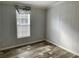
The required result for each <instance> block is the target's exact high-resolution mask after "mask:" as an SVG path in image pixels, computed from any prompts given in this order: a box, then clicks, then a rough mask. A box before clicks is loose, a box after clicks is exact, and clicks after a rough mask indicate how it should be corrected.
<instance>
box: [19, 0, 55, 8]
mask: <svg viewBox="0 0 79 59" xmlns="http://www.w3.org/2000/svg"><path fill="white" fill-rule="evenodd" d="M18 3H23V4H29V5H31V6H35V7H41V8H47V7H48V6H50V5H51V4H54V3H56V1H18Z"/></svg>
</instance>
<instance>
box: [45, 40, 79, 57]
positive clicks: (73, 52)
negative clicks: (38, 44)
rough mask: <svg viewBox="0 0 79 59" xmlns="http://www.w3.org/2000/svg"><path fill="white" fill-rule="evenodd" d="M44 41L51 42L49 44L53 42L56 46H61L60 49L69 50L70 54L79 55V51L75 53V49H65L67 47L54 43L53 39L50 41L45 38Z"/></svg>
mask: <svg viewBox="0 0 79 59" xmlns="http://www.w3.org/2000/svg"><path fill="white" fill-rule="evenodd" d="M46 41H47V42H49V43H51V44H54V45H56V46H58V47H60V48H62V49H64V50H66V51H68V52H70V53H72V54H75V55H77V56H79V53H76V52H75V51H72V50H69V49H67V48H65V47H62V46H60V45H58V44H56V43H54V42H53V41H50V40H47V39H46Z"/></svg>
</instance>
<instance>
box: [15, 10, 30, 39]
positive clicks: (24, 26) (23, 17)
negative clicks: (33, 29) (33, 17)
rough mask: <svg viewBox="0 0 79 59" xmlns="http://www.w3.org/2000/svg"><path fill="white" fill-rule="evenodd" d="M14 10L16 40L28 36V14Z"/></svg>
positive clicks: (24, 11) (27, 12)
mask: <svg viewBox="0 0 79 59" xmlns="http://www.w3.org/2000/svg"><path fill="white" fill-rule="evenodd" d="M18 10H19V12H18V11H17V10H16V19H17V38H24V37H29V36H30V13H29V11H26V10H23V9H18Z"/></svg>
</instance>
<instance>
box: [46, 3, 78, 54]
mask: <svg viewBox="0 0 79 59" xmlns="http://www.w3.org/2000/svg"><path fill="white" fill-rule="evenodd" d="M46 37H47V39H48V41H51V42H52V43H55V44H56V45H59V46H61V47H64V48H66V49H68V50H69V51H72V52H74V53H76V54H78V55H79V2H63V3H60V4H58V5H55V6H51V7H50V8H49V9H48V11H47V36H46Z"/></svg>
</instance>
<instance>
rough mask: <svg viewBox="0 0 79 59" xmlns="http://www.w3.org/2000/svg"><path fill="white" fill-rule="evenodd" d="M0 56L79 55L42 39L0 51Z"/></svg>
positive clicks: (51, 56)
mask: <svg viewBox="0 0 79 59" xmlns="http://www.w3.org/2000/svg"><path fill="white" fill-rule="evenodd" d="M0 58H79V56H76V55H74V54H72V53H69V52H67V51H65V50H63V49H61V48H59V47H57V46H55V45H53V44H51V43H49V42H46V41H42V42H38V43H34V44H29V45H25V46H21V47H17V48H13V49H9V50H4V51H1V52H0Z"/></svg>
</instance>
